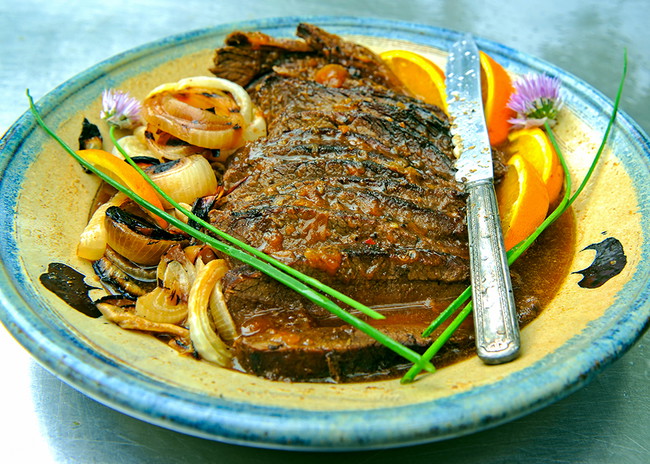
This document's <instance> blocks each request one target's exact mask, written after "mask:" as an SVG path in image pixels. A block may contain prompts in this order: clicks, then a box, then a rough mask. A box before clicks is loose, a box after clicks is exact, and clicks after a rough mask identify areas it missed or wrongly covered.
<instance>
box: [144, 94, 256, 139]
mask: <svg viewBox="0 0 650 464" xmlns="http://www.w3.org/2000/svg"><path fill="white" fill-rule="evenodd" d="M142 111H143V113H142V116H143V118H144V119H145V120H146V121H147V122H148V123H149V125H151V126H153V127H154V128H156V129H160V130H161V131H163V132H167V133H169V134H171V135H173V136H174V137H177V138H179V139H181V140H184V141H185V142H187V143H189V144H191V145H196V146H198V147H203V148H210V149H231V148H235V147H237V146H240V145H241V144H242V140H243V133H244V124H245V121H244V117H243V116H242V115H241V113H240V108H239V105H237V102H235V100H234V99H233V98H231V97H230V96H229V95H228V94H226V93H225V92H224V91H222V90H217V89H210V88H199V87H191V88H185V89H182V90H178V91H168V90H164V91H161V92H158V93H154V94H153V95H151V96H149V97H147V98H146V100H145V101H144V103H143V106H142Z"/></svg>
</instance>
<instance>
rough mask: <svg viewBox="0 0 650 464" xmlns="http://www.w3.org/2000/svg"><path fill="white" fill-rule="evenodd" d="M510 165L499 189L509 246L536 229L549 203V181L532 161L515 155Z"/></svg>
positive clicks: (507, 248) (508, 247)
mask: <svg viewBox="0 0 650 464" xmlns="http://www.w3.org/2000/svg"><path fill="white" fill-rule="evenodd" d="M508 166H509V169H508V171H507V172H506V175H505V176H504V177H503V178H502V179H501V182H500V183H499V185H498V186H497V189H496V193H497V204H498V205H499V215H500V216H501V228H502V229H503V241H504V243H505V247H506V250H509V249H510V248H512V247H513V246H515V245H516V244H518V243H519V242H521V241H522V240H524V239H525V238H527V237H528V236H529V235H530V234H532V233H533V232H534V231H535V229H536V228H537V227H538V226H539V225H540V224H541V223H542V222H543V221H544V219H545V218H546V213H547V212H548V206H549V203H548V193H547V190H546V185H544V182H542V179H541V178H540V176H539V174H537V170H536V169H535V167H534V166H533V165H532V164H531V163H529V162H528V161H526V159H525V158H523V157H522V156H520V155H514V156H512V157H511V158H510V160H508Z"/></svg>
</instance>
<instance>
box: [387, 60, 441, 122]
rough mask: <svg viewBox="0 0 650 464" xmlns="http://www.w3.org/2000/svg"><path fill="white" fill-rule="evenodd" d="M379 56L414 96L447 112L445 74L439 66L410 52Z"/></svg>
mask: <svg viewBox="0 0 650 464" xmlns="http://www.w3.org/2000/svg"><path fill="white" fill-rule="evenodd" d="M379 56H380V58H381V59H382V60H384V62H385V63H386V64H387V65H388V67H389V68H390V69H391V70H392V71H393V72H394V73H395V75H396V76H397V77H398V78H399V80H400V81H402V83H403V84H404V85H405V86H406V88H407V89H408V90H409V91H410V92H411V93H412V94H413V96H415V97H416V98H419V99H420V100H422V101H424V102H425V103H430V104H432V105H436V106H439V107H440V108H442V109H443V111H445V112H447V103H446V99H447V97H446V94H445V73H444V72H443V70H442V69H440V67H439V66H438V65H436V64H435V63H434V62H432V61H431V60H429V59H427V58H425V57H423V56H422V55H418V54H417V53H414V52H410V51H408V50H389V51H385V52H382V53H381V54H380V55H379Z"/></svg>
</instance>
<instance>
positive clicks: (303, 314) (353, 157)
mask: <svg viewBox="0 0 650 464" xmlns="http://www.w3.org/2000/svg"><path fill="white" fill-rule="evenodd" d="M297 33H298V36H299V37H301V38H302V39H303V40H291V39H274V38H272V37H269V36H266V35H264V34H260V33H243V32H236V33H233V34H231V35H230V36H229V37H228V38H227V40H226V46H225V47H223V48H221V49H219V50H217V51H216V53H215V58H214V63H215V64H214V67H213V69H212V71H213V72H214V73H215V74H216V75H217V76H219V77H225V78H228V79H234V80H236V81H237V82H238V83H240V84H242V85H245V86H248V90H249V93H250V94H251V96H252V98H253V101H254V102H255V104H256V105H257V106H258V107H259V108H260V109H261V111H262V112H263V113H264V115H265V118H266V120H267V127H268V135H267V137H266V138H263V139H260V140H258V141H256V142H254V143H252V144H250V145H248V146H246V147H245V148H243V149H241V150H240V151H239V152H238V153H236V154H234V155H233V156H232V157H231V158H230V159H229V161H228V164H227V166H226V171H225V173H224V176H223V183H224V188H225V190H226V191H230V190H232V191H231V193H230V194H229V195H227V196H226V197H225V198H223V199H222V201H221V204H220V206H219V207H218V209H214V210H212V211H211V212H210V221H211V222H212V223H213V224H215V225H216V226H217V227H219V228H220V229H222V230H224V231H226V232H228V233H230V234H232V235H234V236H235V237H237V238H239V239H241V240H243V241H245V242H247V243H249V244H250V245H252V246H254V247H257V248H258V249H261V250H263V251H265V252H267V253H269V254H271V255H272V256H274V257H275V258H277V259H279V260H281V261H283V262H285V263H286V264H289V265H290V266H292V267H294V268H296V269H298V270H300V271H302V272H304V273H306V274H309V275H312V276H314V277H316V278H318V279H319V280H321V281H322V282H324V283H326V284H328V285H331V286H332V287H334V288H336V289H338V290H341V291H343V292H344V293H346V294H348V295H349V296H351V297H352V298H355V299H357V300H359V301H362V302H364V303H366V304H369V305H373V304H383V303H395V302H399V301H416V300H423V299H432V300H433V301H434V302H436V303H435V304H434V307H433V308H431V309H427V310H425V311H423V310H407V311H401V312H397V313H395V314H391V316H390V317H388V318H387V319H386V321H384V322H382V323H381V324H380V326H379V327H380V328H381V330H383V331H385V332H386V333H387V334H389V335H391V336H394V338H396V339H397V340H398V341H401V342H403V343H405V344H406V345H407V346H410V347H411V348H413V349H416V350H419V351H422V350H424V349H425V348H426V346H427V345H428V344H429V343H430V341H429V340H426V339H422V337H420V336H419V333H421V331H422V329H423V328H424V327H425V326H426V325H428V323H429V322H430V321H431V320H432V319H433V318H434V317H435V314H436V312H437V311H439V310H440V309H441V308H442V307H444V306H446V304H448V303H449V302H450V301H451V300H452V299H453V298H454V297H455V296H456V295H457V294H458V293H460V291H462V290H463V289H464V288H465V286H466V285H467V281H468V268H469V266H468V253H467V238H466V224H465V194H464V192H463V189H462V186H461V185H459V184H458V183H457V182H456V181H455V179H454V168H453V160H454V156H453V152H452V142H451V137H450V134H449V122H448V120H447V118H446V116H445V114H444V113H443V112H442V110H440V109H439V108H437V107H434V106H432V105H428V104H425V103H423V102H420V101H418V100H415V99H413V98H411V97H410V96H408V95H407V92H406V91H405V90H404V88H403V87H402V85H401V83H399V81H398V80H397V79H396V78H395V76H394V75H393V74H392V72H390V70H389V69H388V68H387V67H386V66H385V65H384V64H383V62H382V61H381V59H379V57H377V56H376V55H375V54H374V53H372V52H371V51H370V50H368V49H366V48H364V47H361V46H359V45H357V44H352V43H350V42H346V41H344V40H342V39H341V38H340V37H337V36H335V35H333V34H330V33H328V32H326V31H323V30H322V29H319V28H317V27H316V26H313V25H309V24H301V25H299V26H298V32H297ZM330 63H336V64H340V65H342V66H344V67H345V68H346V70H347V74H346V75H347V76H349V77H348V78H346V79H345V81H344V82H343V83H342V86H341V87H340V88H333V87H327V86H325V85H322V84H319V83H318V82H316V81H314V76H315V75H316V73H317V72H318V70H319V69H320V68H321V67H322V66H324V65H326V64H330ZM496 165H497V168H499V167H500V163H499V160H498V159H497V160H496ZM496 173H497V175H498V173H499V170H498V169H497V170H496ZM227 259H229V258H227ZM229 261H230V265H231V270H230V271H229V272H228V274H227V275H226V276H225V277H224V280H223V288H224V292H225V296H226V299H227V303H228V308H229V310H230V311H231V313H232V315H233V318H234V320H235V322H236V324H237V326H238V327H239V328H240V330H241V332H242V336H240V337H239V338H238V339H237V341H236V342H235V345H234V346H233V351H234V354H235V357H236V359H237V360H238V363H239V365H240V366H241V367H242V368H243V369H244V370H246V371H248V372H252V373H255V374H257V375H261V376H264V377H268V378H271V379H289V380H296V381H328V380H330V381H331V380H334V381H341V382H343V381H351V380H356V379H359V378H361V377H363V376H375V375H380V376H381V375H395V374H396V373H398V372H399V371H400V369H401V368H403V365H402V364H403V360H401V359H399V357H397V356H395V355H394V354H393V353H392V352H391V351H389V350H388V349H386V348H385V347H383V346H382V345H381V344H379V343H377V342H376V341H374V340H372V339H371V338H369V337H368V336H366V335H365V334H362V333H360V332H359V331H357V330H356V329H353V328H351V327H349V326H347V325H345V324H343V323H342V321H340V320H338V319H335V318H332V317H331V315H330V314H329V313H328V312H327V311H326V310H324V309H323V308H320V307H318V306H316V305H314V304H312V303H310V302H309V301H306V300H305V299H304V298H303V297H301V296H300V295H298V294H297V293H295V292H292V291H290V290H288V289H287V288H285V287H284V286H282V285H281V284H278V283H277V282H276V281H274V280H273V279H271V278H269V277H267V276H265V275H264V274H262V273H260V272H258V271H255V270H254V269H251V268H249V267H247V266H244V265H242V264H241V263H238V262H236V261H233V260H232V259H229ZM471 339H472V336H471V331H470V330H467V329H466V328H465V329H463V330H461V331H460V332H458V335H457V336H456V338H455V339H454V342H453V343H452V344H450V345H449V348H448V349H447V351H443V352H442V353H441V354H440V356H441V357H440V358H439V360H441V359H442V360H445V361H444V362H447V361H450V360H451V359H452V358H453V357H454V356H456V357H457V356H458V355H459V353H460V352H461V351H462V349H463V348H464V347H467V346H470V345H471V343H472V340H471ZM373 378H374V377H373Z"/></svg>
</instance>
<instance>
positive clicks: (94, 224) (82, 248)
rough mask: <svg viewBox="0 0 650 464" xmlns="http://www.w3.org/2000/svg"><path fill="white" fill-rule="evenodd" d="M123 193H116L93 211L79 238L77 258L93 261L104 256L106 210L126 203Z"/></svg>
mask: <svg viewBox="0 0 650 464" xmlns="http://www.w3.org/2000/svg"><path fill="white" fill-rule="evenodd" d="M126 199H127V197H126V195H125V194H123V193H117V194H116V195H114V196H113V198H111V199H110V200H109V201H107V202H106V203H104V204H103V205H101V206H100V207H99V208H97V209H96V210H95V212H94V213H93V215H92V217H91V218H90V221H88V224H86V227H85V228H84V230H83V232H82V233H81V235H80V236H79V243H78V244H77V256H79V257H80V258H83V259H87V260H89V261H95V260H97V259H100V258H101V257H102V256H104V252H105V251H106V224H105V217H106V210H107V209H108V208H110V207H111V206H119V205H121V204H122V203H124V202H125V201H126Z"/></svg>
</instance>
